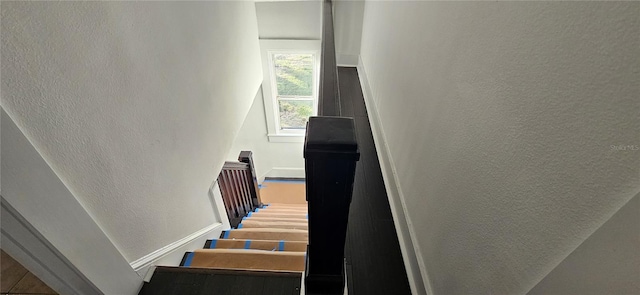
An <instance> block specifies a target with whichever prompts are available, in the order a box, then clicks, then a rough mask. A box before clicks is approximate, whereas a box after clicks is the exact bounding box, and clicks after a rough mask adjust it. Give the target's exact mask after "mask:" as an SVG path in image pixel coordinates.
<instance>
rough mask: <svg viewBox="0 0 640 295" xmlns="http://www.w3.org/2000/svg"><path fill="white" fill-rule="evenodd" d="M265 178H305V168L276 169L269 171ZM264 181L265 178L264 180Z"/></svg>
mask: <svg viewBox="0 0 640 295" xmlns="http://www.w3.org/2000/svg"><path fill="white" fill-rule="evenodd" d="M265 177H291V178H304V177H305V175H304V168H290V167H274V168H273V169H271V170H269V172H267V174H266V175H265ZM263 181H264V178H263Z"/></svg>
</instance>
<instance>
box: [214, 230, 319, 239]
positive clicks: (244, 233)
mask: <svg viewBox="0 0 640 295" xmlns="http://www.w3.org/2000/svg"><path fill="white" fill-rule="evenodd" d="M223 238H225V239H249V240H271V241H273V240H275V241H280V240H285V241H304V242H307V241H308V240H309V233H308V232H307V231H306V230H300V229H281V228H239V229H232V230H228V231H224V232H223Z"/></svg>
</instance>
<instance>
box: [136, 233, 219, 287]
mask: <svg viewBox="0 0 640 295" xmlns="http://www.w3.org/2000/svg"><path fill="white" fill-rule="evenodd" d="M222 230H223V224H222V223H214V224H212V225H209V226H207V227H205V228H203V229H201V230H198V231H196V232H194V233H192V234H190V235H188V236H186V237H184V238H182V239H180V240H177V241H175V242H173V243H171V244H168V245H166V246H164V247H162V248H160V249H158V250H156V251H153V252H151V253H149V254H147V255H145V256H143V257H141V258H139V259H137V260H135V261H133V262H131V268H133V270H135V271H136V272H137V273H138V275H140V277H142V278H144V280H145V281H147V282H148V280H149V279H150V278H151V275H150V273H151V272H153V270H154V269H155V268H154V267H155V266H156V265H163V266H178V265H180V261H181V260H182V257H183V256H184V253H185V252H188V251H193V250H194V249H200V248H202V247H204V243H205V242H206V241H207V239H215V238H217V237H219V236H220V233H221V232H222Z"/></svg>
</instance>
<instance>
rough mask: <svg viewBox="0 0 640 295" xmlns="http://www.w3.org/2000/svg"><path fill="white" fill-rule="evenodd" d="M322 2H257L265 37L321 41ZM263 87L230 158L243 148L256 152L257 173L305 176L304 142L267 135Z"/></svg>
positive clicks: (260, 27) (273, 175)
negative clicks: (276, 138)
mask: <svg viewBox="0 0 640 295" xmlns="http://www.w3.org/2000/svg"><path fill="white" fill-rule="evenodd" d="M320 4H321V2H320V1H282V2H257V3H256V15H257V17H258V31H259V35H260V38H261V39H285V40H292V39H293V40H295V39H298V40H301V39H302V40H318V39H320V38H321V15H320V12H321V5H320ZM267 133H268V130H267V119H266V117H265V107H264V100H263V97H262V89H260V90H258V93H257V94H256V96H255V98H254V100H253V105H252V107H251V110H250V111H249V113H248V114H247V117H246V118H245V121H244V123H243V125H242V128H241V129H240V132H239V133H238V136H237V137H236V138H235V140H234V142H233V147H232V148H231V150H230V151H229V154H228V157H227V158H228V160H230V161H237V160H238V154H239V153H240V151H243V150H248V151H252V152H253V159H254V160H255V162H256V173H257V174H258V177H259V178H260V180H263V179H264V177H304V158H303V156H302V149H303V143H302V142H270V141H269V138H268V137H267Z"/></svg>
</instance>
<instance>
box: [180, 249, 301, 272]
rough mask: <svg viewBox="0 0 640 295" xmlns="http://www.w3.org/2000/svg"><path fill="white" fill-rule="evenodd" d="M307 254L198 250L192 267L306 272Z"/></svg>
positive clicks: (246, 250)
mask: <svg viewBox="0 0 640 295" xmlns="http://www.w3.org/2000/svg"><path fill="white" fill-rule="evenodd" d="M305 256H306V253H305V252H293V251H282V252H280V251H264V250H251V249H198V250H196V251H194V252H193V257H192V259H191V264H190V265H189V266H190V267H203V268H207V267H217V268H228V269H248V270H282V271H300V272H302V271H304V267H305Z"/></svg>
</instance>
